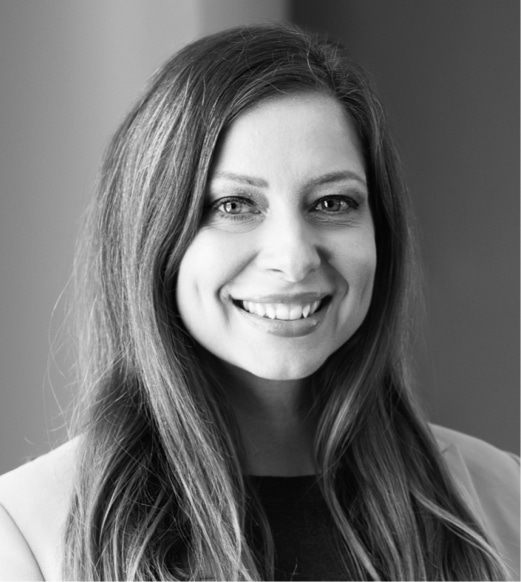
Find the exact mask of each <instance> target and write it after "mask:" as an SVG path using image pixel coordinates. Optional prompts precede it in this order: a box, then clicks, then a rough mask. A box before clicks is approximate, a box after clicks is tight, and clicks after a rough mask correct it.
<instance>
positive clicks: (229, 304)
mask: <svg viewBox="0 0 521 582" xmlns="http://www.w3.org/2000/svg"><path fill="white" fill-rule="evenodd" d="M375 270H376V247H375V240H374V226H373V220H372V216H371V211H370V206H369V194H368V190H367V185H366V175H365V167H364V161H363V156H362V154H361V151H360V144H359V140H358V136H357V134H356V131H355V129H354V125H353V123H352V121H351V119H350V118H349V116H348V115H347V114H346V113H345V111H344V110H343V108H342V107H341V105H340V104H339V103H338V102H337V101H336V100H334V99H333V98H331V97H329V96H327V95H323V94H317V93H310V94H295V95H286V96H281V97H276V98H273V99H270V100H268V101H265V102H262V103H261V104H259V105H258V106H256V107H255V108H253V109H251V110H249V111H247V112H245V113H243V114H242V115H241V116H240V117H239V118H237V119H236V120H235V121H234V123H233V124H232V125H231V127H230V128H229V129H228V131H227V133H226V134H225V135H224V139H223V140H222V142H221V144H220V147H219V150H218V152H217V156H216V160H215V163H214V167H213V171H212V174H211V176H210V179H209V186H208V192H207V202H206V212H205V217H204V220H203V224H202V226H201V228H200V230H199V232H198V233H197V235H196V237H195V239H194V240H193V242H192V244H191V246H190V247H189V248H188V250H187V252H186V254H185V256H184V257H183V260H182V262H181V265H180V270H179V277H178V287H177V302H178V307H179V311H180V314H181V317H182V319H183V321H184V323H185V325H186V327H187V329H188V331H189V332H190V333H191V334H192V336H193V337H194V338H195V339H196V340H197V341H198V342H199V343H200V344H201V345H202V346H203V347H204V348H206V349H207V350H208V351H209V352H211V353H212V354H214V355H215V356H217V357H218V358H219V359H220V360H221V361H222V363H223V369H224V373H225V374H226V382H227V387H229V391H230V395H231V400H232V403H233V406H234V408H235V411H236V415H237V419H238V422H239V426H240V428H241V430H242V433H243V436H244V441H245V448H246V453H247V459H248V467H247V470H248V471H249V472H251V473H254V474H275V475H298V474H306V473H310V472H313V463H312V455H311V441H312V436H311V435H312V428H311V427H309V426H307V425H306V421H305V416H304V415H303V414H302V400H303V392H304V388H305V385H306V380H305V379H306V378H307V377H308V376H309V375H310V374H312V373H313V372H315V371H316V370H317V369H318V368H319V367H320V366H321V365H322V364H323V363H324V362H325V360H326V359H327V358H328V357H329V356H330V355H331V354H332V353H333V352H334V351H336V350H337V349H338V348H339V347H340V346H341V345H342V344H344V343H345V342H346V341H347V340H348V339H349V338H350V337H351V336H352V335H353V333H354V332H355V331H356V330H357V329H358V327H359V326H360V324H361V323H362V321H363V319H364V317H365V315H366V314H367V311H368V308H369V304H370V301H371V294H372V288H373V280H374V274H375ZM302 293H317V294H318V295H316V296H313V297H312V298H314V299H316V298H317V297H318V298H323V301H322V303H321V306H322V307H321V308H319V309H318V311H317V312H316V313H315V314H314V315H312V317H309V318H308V319H307V321H305V320H298V321H291V322H288V321H285V319H287V316H281V317H282V319H283V321H276V320H271V319H269V318H268V319H267V318H266V317H260V316H259V315H258V314H255V313H254V314H251V313H247V312H246V311H245V310H244V309H243V308H242V307H245V306H244V304H243V303H242V301H243V300H248V301H253V302H254V303H261V304H262V305H264V306H266V305H269V304H273V303H280V302H282V303H284V302H286V303H285V304H287V305H289V306H290V307H291V306H292V305H293V306H296V308H297V310H298V309H299V305H300V309H302V306H303V305H304V304H305V303H308V304H309V303H310V300H309V298H308V297H307V296H306V297H302V296H301V295H299V294H302ZM274 295H275V296H276V297H275V300H272V298H273V296H274ZM264 301H267V303H263V302H264ZM299 302H300V303H299ZM288 309H289V307H288ZM259 320H260V321H259ZM288 330H289V331H288Z"/></svg>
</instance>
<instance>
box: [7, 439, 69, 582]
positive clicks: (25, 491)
mask: <svg viewBox="0 0 521 582" xmlns="http://www.w3.org/2000/svg"><path fill="white" fill-rule="evenodd" d="M77 448H78V439H74V440H72V441H69V442H68V443H66V444H64V445H62V446H61V447H58V448H57V449H54V450H53V451H51V452H50V453H47V454H46V455H42V456H41V457H38V458H37V459H35V460H33V461H30V462H28V463H26V464H25V465H22V466H21V467H18V468H17V469H15V470H13V471H11V472H9V473H6V474H5V475H2V476H0V579H2V580H5V579H10V580H42V579H52V580H56V579H59V578H60V567H61V553H62V552H61V549H62V535H63V528H64V526H65V521H66V518H67V513H68V510H69V502H70V499H71V495H72V490H73V482H74V474H75V460H76V451H77Z"/></svg>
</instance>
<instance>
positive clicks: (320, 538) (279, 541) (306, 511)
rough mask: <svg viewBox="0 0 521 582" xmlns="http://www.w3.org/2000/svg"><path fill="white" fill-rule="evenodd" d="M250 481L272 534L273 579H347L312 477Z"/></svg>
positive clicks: (332, 525)
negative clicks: (273, 546) (273, 545)
mask: <svg viewBox="0 0 521 582" xmlns="http://www.w3.org/2000/svg"><path fill="white" fill-rule="evenodd" d="M251 482H252V484H253V485H254V487H255V489H256V491H257V495H258V497H259V500H260V502H261V503H262V506H263V507H264V511H265V512H266V516H267V518H268V521H269V523H270V526H271V531H272V534H273V541H274V544H275V580H347V579H348V578H346V572H345V569H344V567H343V566H342V561H341V558H340V555H339V550H338V544H337V542H336V538H335V536H336V526H335V524H334V522H333V518H332V517H331V514H330V512H329V509H328V507H327V505H326V502H325V500H324V498H323V496H322V493H321V491H320V488H319V486H318V484H317V483H316V478H315V476H314V475H306V476H303V477H257V476H255V477H251Z"/></svg>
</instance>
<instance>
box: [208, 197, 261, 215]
mask: <svg viewBox="0 0 521 582" xmlns="http://www.w3.org/2000/svg"><path fill="white" fill-rule="evenodd" d="M214 208H215V209H216V210H217V211H219V212H222V213H223V214H231V215H237V214H248V213H250V212H252V211H253V203H252V202H251V201H250V200H246V199H244V198H226V199H224V200H219V201H217V203H216V204H215V205H214Z"/></svg>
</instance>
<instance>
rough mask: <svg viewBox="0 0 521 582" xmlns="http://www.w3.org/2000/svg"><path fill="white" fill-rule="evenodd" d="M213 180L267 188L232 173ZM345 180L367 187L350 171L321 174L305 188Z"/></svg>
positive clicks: (256, 180) (217, 175)
mask: <svg viewBox="0 0 521 582" xmlns="http://www.w3.org/2000/svg"><path fill="white" fill-rule="evenodd" d="M214 178H224V179H226V180H232V181H234V182H239V183H241V184H248V185H249V186H256V187H257V188H267V187H268V186H269V184H268V182H267V181H266V180H264V179H262V178H257V177H255V176H248V175H246V174H236V173H234V172H225V171H221V172H216V173H215V174H214ZM346 180H354V181H355V182H359V183H360V184H361V185H362V186H364V187H367V183H366V181H365V178H364V177H363V176H361V175H360V174H358V173H357V172H352V171H350V170H344V171H340V172H329V173H327V174H322V175H321V176H317V177H316V178H312V179H311V180H309V181H308V182H306V184H305V187H306V188H310V187H313V186H322V185H324V184H331V183H332V182H343V181H346Z"/></svg>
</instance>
